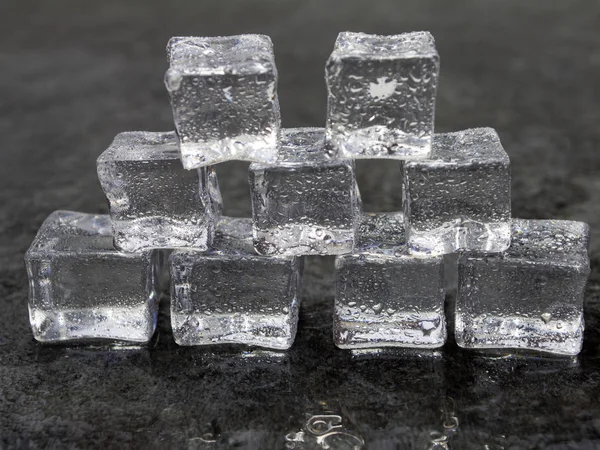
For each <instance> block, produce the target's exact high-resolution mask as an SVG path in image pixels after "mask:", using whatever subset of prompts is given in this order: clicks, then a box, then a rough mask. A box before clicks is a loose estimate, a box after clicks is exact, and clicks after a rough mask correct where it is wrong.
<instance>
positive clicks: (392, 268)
mask: <svg viewBox="0 0 600 450" xmlns="http://www.w3.org/2000/svg"><path fill="white" fill-rule="evenodd" d="M335 268H336V274H335V285H336V294H335V308H334V320H333V335H334V337H333V338H334V342H335V344H336V345H337V346H338V347H340V348H347V349H359V348H371V347H412V348H421V349H425V348H436V347H441V346H442V345H444V342H445V341H446V321H445V315H444V278H443V269H444V263H443V258H442V257H441V256H433V257H425V258H417V257H414V256H411V255H409V254H408V252H407V250H406V245H405V236H404V218H403V215H402V213H366V214H365V215H364V217H363V221H362V223H361V226H360V229H359V244H358V247H357V249H356V250H355V251H354V252H353V253H352V254H349V255H341V256H337V257H336V261H335Z"/></svg>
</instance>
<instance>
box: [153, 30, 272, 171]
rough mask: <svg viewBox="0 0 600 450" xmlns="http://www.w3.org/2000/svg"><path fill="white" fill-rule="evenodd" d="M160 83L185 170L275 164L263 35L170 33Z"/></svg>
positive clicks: (268, 55)
mask: <svg viewBox="0 0 600 450" xmlns="http://www.w3.org/2000/svg"><path fill="white" fill-rule="evenodd" d="M167 53H168V58H169V65H170V67H169V69H168V70H167V73H166V74H165V85H166V87H167V90H168V91H169V95H170V98H171V106H172V107H173V116H174V119H175V128H176V130H177V134H178V136H179V146H180V148H181V159H182V161H183V165H184V167H185V168H186V169H193V168H196V167H200V166H206V165H211V164H215V163H219V162H223V161H228V160H232V159H241V160H247V161H259V162H266V163H269V162H274V161H275V160H276V158H277V141H278V138H279V129H280V122H281V116H280V113H279V101H278V99H277V69H276V67H275V57H274V55H273V44H272V43H271V39H270V38H269V37H268V36H263V35H257V34H247V35H240V36H226V37H174V38H171V40H170V41H169V43H168V45H167Z"/></svg>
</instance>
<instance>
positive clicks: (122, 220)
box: [97, 132, 221, 252]
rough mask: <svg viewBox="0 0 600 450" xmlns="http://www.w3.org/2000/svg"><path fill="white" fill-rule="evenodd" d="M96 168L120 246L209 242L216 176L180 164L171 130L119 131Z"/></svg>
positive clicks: (216, 207)
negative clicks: (186, 168)
mask: <svg viewBox="0 0 600 450" xmlns="http://www.w3.org/2000/svg"><path fill="white" fill-rule="evenodd" d="M97 168H98V178H99V180H100V184H101V185H102V189H104V192H105V193H106V196H107V198H108V201H109V203H110V214H111V219H112V224H113V228H114V240H115V241H114V242H115V246H116V247H117V248H118V249H119V250H122V251H126V252H137V251H141V250H145V249H151V248H176V247H195V248H199V249H202V250H206V249H207V248H208V246H209V245H210V243H211V242H212V238H213V233H214V226H215V220H216V217H217V216H218V215H219V214H220V210H221V194H220V192H219V185H218V183H217V176H216V173H215V171H214V169H213V168H212V167H202V168H200V169H197V170H185V169H184V168H183V167H182V166H181V161H180V160H179V149H178V148H177V138H176V136H175V133H174V132H168V133H150V132H127V133H120V134H118V135H117V137H116V138H115V140H114V141H113V142H112V144H111V145H110V147H109V148H108V149H107V150H106V151H105V152H104V153H102V155H100V157H99V158H98V161H97Z"/></svg>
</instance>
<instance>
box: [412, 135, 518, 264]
mask: <svg viewBox="0 0 600 450" xmlns="http://www.w3.org/2000/svg"><path fill="white" fill-rule="evenodd" d="M403 172H404V174H403V196H404V199H403V204H404V214H405V219H406V222H407V240H408V246H409V248H410V251H411V252H412V253H414V254H430V255H440V254H447V253H453V252H456V251H476V252H477V251H485V252H500V251H503V250H506V248H507V247H508V246H509V244H510V161H509V159H508V155H507V154H506V152H505V151H504V149H503V148H502V145H501V143H500V139H499V138H498V135H497V134H496V132H495V131H494V130H493V129H492V128H473V129H469V130H464V131H458V132H455V133H444V134H436V135H435V137H434V141H433V151H432V156H431V159H428V160H424V161H406V162H405V163H404V164H403Z"/></svg>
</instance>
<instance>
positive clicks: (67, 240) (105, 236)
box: [25, 211, 159, 342]
mask: <svg viewBox="0 0 600 450" xmlns="http://www.w3.org/2000/svg"><path fill="white" fill-rule="evenodd" d="M25 263H26V266H27V273H28V276H29V319H30V322H31V328H32V330H33V335H34V337H35V339H37V340H38V341H41V342H57V341H94V340H97V339H109V340H119V341H131V342H147V341H149V340H150V338H151V337H152V335H153V333H154V329H155V326H156V316H157V313H158V298H159V295H158V292H157V290H156V286H157V284H158V281H157V278H158V274H157V271H158V268H157V264H156V260H155V252H154V251H150V252H142V253H119V252H117V251H116V250H115V249H114V247H113V242H112V229H111V225H110V219H109V217H108V216H105V215H92V214H83V213H78V212H71V211H56V212H54V213H52V214H51V215H50V216H49V217H48V218H47V219H46V221H45V222H44V223H43V225H42V227H41V228H40V230H39V232H38V234H37V236H36V238H35V240H34V241H33V243H32V244H31V247H30V248H29V250H28V251H27V253H26V255H25Z"/></svg>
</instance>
